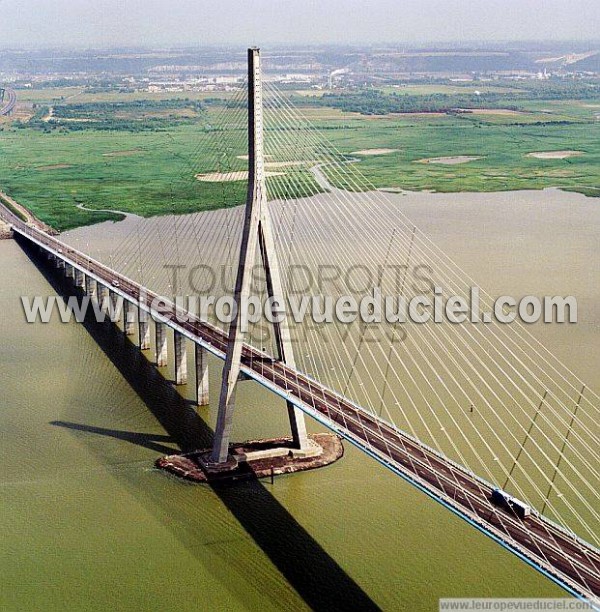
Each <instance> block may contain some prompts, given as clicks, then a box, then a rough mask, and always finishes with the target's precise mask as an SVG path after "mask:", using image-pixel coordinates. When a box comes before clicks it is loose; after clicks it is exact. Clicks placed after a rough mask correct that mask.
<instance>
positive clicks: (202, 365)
mask: <svg viewBox="0 0 600 612" xmlns="http://www.w3.org/2000/svg"><path fill="white" fill-rule="evenodd" d="M194 346H195V349H194V361H195V363H196V403H197V404H198V406H208V404H209V403H210V396H209V392H208V391H209V389H208V354H207V352H206V349H205V348H204V347H203V346H201V345H200V344H195V345H194Z"/></svg>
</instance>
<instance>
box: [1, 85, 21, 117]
mask: <svg viewBox="0 0 600 612" xmlns="http://www.w3.org/2000/svg"><path fill="white" fill-rule="evenodd" d="M4 95H5V96H6V99H5V101H4V105H3V106H2V107H0V116H2V115H8V114H9V113H11V112H12V111H13V110H14V108H15V106H16V105H17V94H16V92H15V90H14V89H10V88H9V87H7V88H5V89H4Z"/></svg>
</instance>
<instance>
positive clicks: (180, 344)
mask: <svg viewBox="0 0 600 612" xmlns="http://www.w3.org/2000/svg"><path fill="white" fill-rule="evenodd" d="M174 344H175V384H176V385H185V384H187V380H188V371H187V342H186V337H185V336H184V335H183V334H180V333H179V332H177V331H176V332H175V335H174Z"/></svg>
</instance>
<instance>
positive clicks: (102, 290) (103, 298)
mask: <svg viewBox="0 0 600 612" xmlns="http://www.w3.org/2000/svg"><path fill="white" fill-rule="evenodd" d="M108 293H109V291H108V287H107V286H106V285H103V284H102V283H97V284H96V297H97V299H98V304H100V307H101V309H102V312H107V311H108Z"/></svg>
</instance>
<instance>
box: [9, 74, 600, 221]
mask: <svg viewBox="0 0 600 612" xmlns="http://www.w3.org/2000/svg"><path fill="white" fill-rule="evenodd" d="M448 87H451V86H448ZM457 89H461V90H462V89H463V88H462V87H457ZM80 92H81V89H77V88H72V89H71V88H63V89H51V90H40V91H36V90H30V91H27V92H26V95H27V99H28V100H29V101H31V102H32V101H34V100H35V101H36V103H37V104H40V105H42V106H40V109H39V112H38V113H37V114H36V117H35V118H33V119H32V120H31V122H29V123H26V122H24V123H22V124H21V125H20V126H18V124H16V123H14V122H13V123H4V124H3V125H2V126H0V189H2V190H4V191H6V192H7V193H8V194H9V195H11V196H13V197H14V198H16V199H17V200H18V201H20V202H21V203H22V204H23V205H25V206H27V207H29V208H30V209H31V210H33V211H34V212H35V213H36V214H37V215H38V216H39V217H40V218H41V219H42V220H43V221H45V222H47V223H49V224H50V225H52V226H54V227H56V228H58V229H62V230H64V229H67V228H72V227H76V226H79V225H85V224H90V223H94V222H98V221H101V220H105V219H108V218H117V217H116V216H115V215H111V214H110V213H93V212H88V211H84V210H81V209H79V208H77V206H78V205H83V206H85V207H87V208H92V209H109V210H115V211H125V212H132V213H136V214H140V215H144V216H151V215H161V214H171V213H187V212H192V211H197V210H207V209H212V208H218V207H222V206H226V205H235V204H239V203H241V202H243V199H244V191H245V184H244V181H235V182H228V183H225V182H211V183H208V182H200V181H198V180H196V178H195V175H196V174H197V173H209V172H214V171H216V170H219V164H218V162H217V159H218V157H217V156H218V153H219V145H220V144H222V142H223V141H224V140H225V135H223V134H221V133H219V132H215V131H214V124H215V117H216V116H217V115H218V114H220V113H222V112H223V110H222V106H221V107H220V106H219V104H218V103H217V105H215V106H211V105H210V103H209V105H208V106H207V105H206V104H205V103H204V102H203V101H202V97H201V96H198V98H196V100H197V101H199V103H200V104H201V105H202V107H197V108H195V107H194V108H192V110H190V101H189V100H188V101H186V100H185V99H182V98H181V97H180V96H176V95H173V94H170V95H169V96H168V97H163V96H162V95H161V96H159V97H158V98H151V99H152V100H153V101H154V102H153V103H151V104H149V108H148V109H141V110H140V106H139V100H140V99H143V95H144V94H136V95H132V94H117V93H110V94H93V93H80ZM412 93H413V94H414V92H412ZM24 95H25V94H24ZM145 95H146V96H148V94H145ZM427 95H429V93H428V94H427ZM70 96H74V97H70ZM119 96H122V97H119ZM188 97H190V98H191V96H188ZM294 97H295V99H298V98H299V96H298V95H297V93H296V94H294ZM65 99H67V100H66V102H64V104H65V105H68V106H70V105H71V104H76V105H77V108H72V109H70V110H69V108H65V107H61V108H59V110H58V112H57V118H56V121H55V122H48V121H44V120H43V115H44V112H46V111H45V110H44V107H43V105H44V104H48V105H49V104H54V103H56V101H57V100H59V101H60V100H63V101H65ZM169 100H179V101H180V102H181V107H178V104H179V103H177V102H173V103H172V104H171V103H170V102H168V101H169ZM204 100H206V97H205V98H204ZM109 102H111V103H114V107H113V106H111V105H110V104H109ZM159 102H160V103H161V104H162V103H164V104H165V106H164V108H163V107H161V106H160V104H158V103H159ZM86 104H87V105H88V106H86ZM128 104H129V106H128ZM152 104H154V106H152ZM150 107H152V108H150ZM161 109H162V110H161ZM300 110H301V112H302V113H303V114H304V115H305V116H306V117H308V118H309V120H310V121H311V122H312V123H313V124H314V125H315V126H316V127H318V128H319V129H320V130H322V132H323V133H324V134H325V137H326V138H327V139H329V140H330V141H331V142H332V143H333V144H334V145H335V146H336V147H337V148H338V149H339V150H340V151H341V152H342V153H344V154H351V153H352V152H354V151H357V150H362V149H378V148H389V149H395V150H396V151H394V152H393V153H391V154H387V155H376V156H362V157H361V158H360V161H359V162H358V163H357V168H358V169H359V170H360V172H361V173H362V174H364V175H365V176H367V177H368V178H369V180H370V181H371V182H372V183H373V184H374V185H375V186H376V187H381V188H386V187H387V188H402V189H407V190H425V189H427V190H435V191H442V192H456V191H495V190H511V189H540V188H544V187H551V186H556V187H560V188H563V189H568V190H575V191H579V192H582V193H586V194H588V195H596V196H597V195H600V138H599V136H600V121H599V120H598V113H600V99H598V98H586V99H574V100H571V99H561V100H556V99H552V100H544V99H541V98H540V96H537V97H535V98H533V99H522V100H519V108H518V109H517V110H515V109H514V108H513V109H502V108H495V109H488V110H485V111H481V110H477V111H476V112H471V113H459V114H453V113H450V114H446V113H414V114H410V113H409V114H387V115H385V114H384V115H361V114H358V113H355V112H344V111H342V110H340V109H338V108H330V107H327V106H314V105H312V104H309V105H308V106H306V107H305V108H301V109H300ZM88 111H89V112H88ZM228 112H230V113H231V115H232V116H234V114H236V111H233V110H232V111H228ZM236 116H237V118H238V121H239V114H237V115H236ZM69 122H71V123H69ZM94 122H96V123H94ZM101 126H102V129H99V128H100V127H101ZM238 131H239V134H238V136H240V137H239V138H237V139H234V140H233V141H232V142H231V143H229V145H228V147H229V150H228V154H229V155H228V157H229V159H230V160H233V161H231V162H230V165H229V166H228V167H227V168H226V169H227V170H229V169H231V170H243V169H244V167H245V162H244V161H242V160H239V159H237V157H236V156H237V155H241V154H243V153H244V145H243V137H242V135H243V132H244V130H243V125H240V126H239V130H238ZM561 150H574V151H578V152H581V154H580V155H578V156H575V157H570V158H567V159H547V160H546V159H536V158H533V157H528V153H531V152H536V151H561ZM462 155H466V156H474V157H478V158H479V159H477V160H475V161H470V162H468V163H464V164H458V165H443V164H438V163H420V160H423V159H428V158H438V157H446V156H462ZM353 157H356V156H353ZM221 170H223V167H222V166H221ZM285 171H286V172H288V171H291V170H287V169H286V170H285ZM296 171H297V170H296ZM302 171H303V172H305V171H306V169H303V170H302ZM284 179H285V177H284V178H283V179H281V178H277V179H271V180H272V181H280V180H284ZM334 182H335V181H334Z"/></svg>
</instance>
